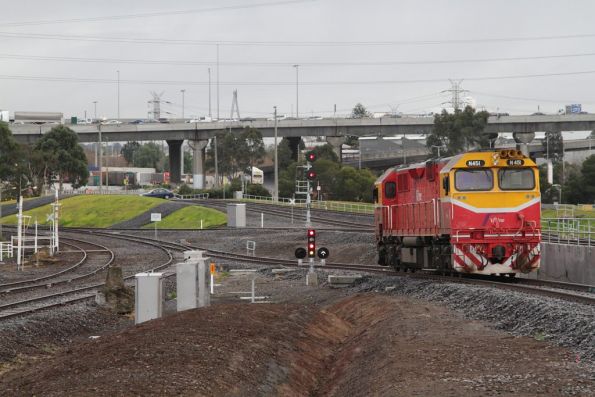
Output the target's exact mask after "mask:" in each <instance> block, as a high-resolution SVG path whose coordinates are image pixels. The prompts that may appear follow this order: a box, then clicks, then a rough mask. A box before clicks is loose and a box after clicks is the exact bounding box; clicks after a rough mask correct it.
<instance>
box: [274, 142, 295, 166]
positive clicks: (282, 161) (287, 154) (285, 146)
mask: <svg viewBox="0 0 595 397" xmlns="http://www.w3.org/2000/svg"><path fill="white" fill-rule="evenodd" d="M273 149H274V148H273ZM273 156H274V155H273ZM277 160H278V161H279V170H285V169H287V167H288V166H289V164H291V163H293V161H294V160H293V158H292V152H291V148H290V147H289V141H288V140H287V139H285V138H283V139H281V142H279V145H278V146H277Z"/></svg>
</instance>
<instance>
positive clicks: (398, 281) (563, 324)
mask: <svg viewBox="0 0 595 397" xmlns="http://www.w3.org/2000/svg"><path fill="white" fill-rule="evenodd" d="M354 289H355V290H356V291H381V292H382V291H384V292H386V293H389V294H399V295H407V296H411V297H414V298H419V299H424V300H428V301H432V302H442V303H444V304H446V305H447V306H449V307H451V308H453V309H455V310H457V311H459V312H462V313H463V314H464V315H465V316H466V317H467V318H470V319H477V320H482V321H486V322H489V323H491V324H492V326H493V327H494V328H496V329H499V330H504V331H507V332H510V333H511V334H513V335H517V336H529V337H533V338H535V339H537V340H549V341H551V342H554V343H556V344H558V345H560V346H564V347H568V348H570V349H572V350H573V351H575V352H576V354H577V355H576V358H575V359H576V360H577V361H581V360H585V359H586V360H589V361H591V362H593V361H595V307H593V306H588V305H581V304H578V303H573V302H568V301H563V300H558V299H552V298H545V297H540V296H534V295H529V294H525V293H521V292H514V291H501V290H497V289H492V288H485V287H477V286H470V285H460V284H456V283H436V282H435V281H425V280H416V279H411V278H405V277H384V278H376V277H367V278H366V279H365V281H364V282H362V283H361V284H360V285H358V286H356V287H354Z"/></svg>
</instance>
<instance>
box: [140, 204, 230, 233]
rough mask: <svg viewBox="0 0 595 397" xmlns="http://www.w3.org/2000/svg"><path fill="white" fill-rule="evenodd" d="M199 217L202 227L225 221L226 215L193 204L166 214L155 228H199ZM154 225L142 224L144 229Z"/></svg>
mask: <svg viewBox="0 0 595 397" xmlns="http://www.w3.org/2000/svg"><path fill="white" fill-rule="evenodd" d="M201 219H202V227H203V228H204V229H207V228H209V227H215V226H221V225H225V224H226V223H227V216H226V215H225V214H224V213H223V212H221V211H217V210H214V209H211V208H205V207H199V206H194V205H193V206H188V207H184V208H182V209H179V210H177V211H175V212H174V213H172V214H170V215H168V216H166V217H165V218H163V219H162V220H161V222H157V229H200V221H201ZM154 227H155V225H154V224H153V223H150V224H148V225H144V226H143V228H145V229H149V228H151V229H152V228H154Z"/></svg>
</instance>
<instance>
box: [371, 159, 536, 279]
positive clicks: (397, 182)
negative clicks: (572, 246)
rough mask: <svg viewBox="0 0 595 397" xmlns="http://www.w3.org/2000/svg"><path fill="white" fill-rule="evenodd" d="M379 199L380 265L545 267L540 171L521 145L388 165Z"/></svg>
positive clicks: (465, 269)
mask: <svg viewBox="0 0 595 397" xmlns="http://www.w3.org/2000/svg"><path fill="white" fill-rule="evenodd" d="M374 200H375V203H376V208H375V214H374V218H375V219H374V221H375V229H376V242H377V245H378V263H379V264H381V265H385V266H393V267H394V268H396V269H397V270H401V269H402V270H405V271H407V270H408V269H410V270H412V271H413V270H415V269H434V270H436V271H445V272H448V271H457V272H462V273H478V274H500V275H503V274H506V275H509V276H514V275H516V274H517V273H528V272H531V271H533V270H536V269H537V268H539V261H540V245H539V243H540V240H541V224H540V217H541V197H540V193H539V173H538V170H537V166H536V165H535V163H534V162H533V161H532V160H531V159H529V158H528V157H525V156H523V154H522V153H521V152H520V151H517V150H490V151H481V152H470V153H465V154H460V155H456V156H453V157H449V158H440V159H435V160H428V161H426V162H425V163H420V164H413V165H409V166H404V167H395V168H391V169H388V170H387V171H386V172H384V174H382V176H380V177H379V178H378V180H377V181H376V183H375V189H374Z"/></svg>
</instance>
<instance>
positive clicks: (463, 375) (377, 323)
mask: <svg viewBox="0 0 595 397" xmlns="http://www.w3.org/2000/svg"><path fill="white" fill-rule="evenodd" d="M590 374H592V372H589V371H587V370H586V368H585V367H582V366H581V364H579V363H575V362H574V357H572V356H569V354H568V351H566V350H564V349H561V348H558V347H553V346H551V345H549V344H547V343H545V342H541V341H537V340H534V339H529V338H515V337H512V336H510V335H508V334H505V333H502V332H499V331H495V330H490V329H488V328H487V327H486V326H485V325H484V324H482V323H480V322H475V321H468V320H465V319H463V318H462V317H461V316H460V315H457V314H455V313H453V312H451V311H449V310H448V309H446V308H444V307H441V306H436V305H433V304H430V303H427V302H421V301H416V300H412V299H409V298H404V297H393V296H387V295H380V294H370V293H366V294H360V295H354V296H349V297H345V298H342V299H340V300H338V301H335V303H334V304H331V305H328V306H326V307H323V308H321V307H320V306H316V305H303V304H257V305H250V304H219V305H214V306H211V307H209V308H204V309H195V310H189V311H186V312H183V313H178V314H176V315H172V316H169V317H166V318H162V319H159V320H156V321H151V322H147V323H144V324H141V325H140V326H136V327H132V328H130V329H127V330H125V331H121V332H117V333H114V334H111V335H106V336H103V337H101V338H99V339H95V340H89V341H85V342H83V343H76V344H73V345H72V347H70V348H68V349H66V350H64V351H61V352H58V353H57V354H55V356H54V357H52V358H49V359H43V360H38V361H32V362H30V363H29V364H27V365H25V366H23V367H21V368H16V369H14V370H12V371H11V372H8V373H6V374H5V375H3V376H2V378H0V394H1V395H11V396H12V395H44V396H62V395H64V394H65V392H66V391H67V392H68V394H69V395H102V396H113V395H159V396H169V395H191V396H197V395H201V396H260V395H265V396H268V395H275V396H276V395H281V396H368V395H378V396H393V395H441V396H442V395H445V396H459V395H475V396H489V395H502V394H504V395H521V396H534V395H567V394H574V395H590V393H592V392H593V391H595V385H594V383H595V382H594V381H593V379H590V378H589V377H590V376H591V375H590Z"/></svg>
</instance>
